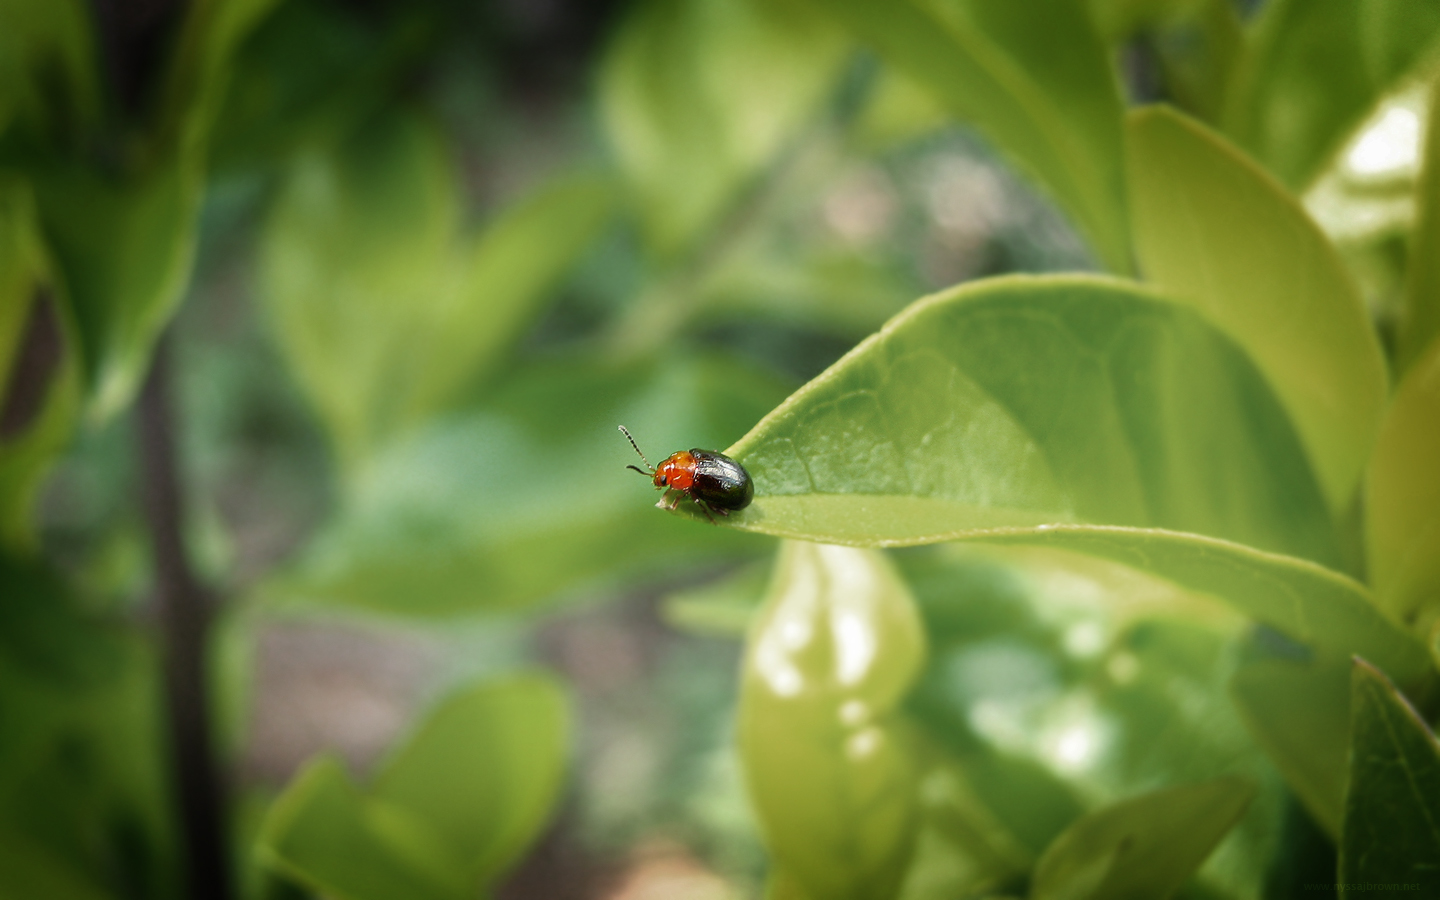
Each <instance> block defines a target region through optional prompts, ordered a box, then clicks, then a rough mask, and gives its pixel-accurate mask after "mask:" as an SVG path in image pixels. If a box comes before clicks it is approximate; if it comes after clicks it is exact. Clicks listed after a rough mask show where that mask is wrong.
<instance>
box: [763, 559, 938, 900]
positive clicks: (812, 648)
mask: <svg viewBox="0 0 1440 900" xmlns="http://www.w3.org/2000/svg"><path fill="white" fill-rule="evenodd" d="M924 657H925V635H924V631H923V630H922V628H921V625H920V620H919V618H918V616H917V615H916V612H915V609H914V605H913V601H912V600H911V597H910V594H909V591H908V589H907V588H906V587H905V584H904V582H903V581H901V580H900V578H899V576H898V575H897V574H896V573H895V571H894V570H893V569H892V568H891V566H890V564H889V562H888V561H887V560H886V559H885V558H884V556H882V555H881V554H880V553H879V552H878V551H874V550H860V549H854V548H848V547H836V546H826V545H818V544H806V543H800V542H793V541H792V542H786V543H785V544H783V545H782V548H781V556H780V560H779V562H778V563H777V564H776V567H775V573H774V576H773V578H772V581H771V584H770V589H769V593H768V595H767V598H766V601H765V606H764V608H763V609H762V611H761V613H760V615H759V617H758V619H757V620H756V622H755V624H754V627H753V629H752V630H751V633H750V639H749V645H748V647H747V650H746V656H745V664H744V674H743V676H742V683H741V698H740V710H739V718H740V757H741V763H742V765H743V766H744V770H745V779H746V783H747V785H748V787H749V791H750V797H751V801H752V803H753V804H754V806H755V809H756V812H757V814H758V817H759V819H760V825H761V832H762V834H763V836H764V839H765V844H766V846H767V847H768V848H769V850H770V853H771V856H772V859H773V864H774V866H775V867H776V868H778V869H779V870H781V871H782V872H784V873H786V874H787V877H788V878H789V879H791V880H793V881H794V882H795V884H796V886H797V887H798V888H799V889H800V890H801V891H803V894H800V895H802V896H809V897H812V898H821V897H824V898H835V900H849V898H853V900H868V898H877V900H878V898H882V897H889V896H892V895H893V893H894V891H895V890H896V888H897V887H898V886H899V883H900V880H901V878H902V877H903V876H904V873H905V865H906V862H907V861H908V859H909V856H910V852H911V848H912V845H913V841H914V838H915V828H916V804H917V798H916V783H917V777H918V766H917V763H916V761H915V759H914V757H913V752H912V749H911V748H910V747H909V746H908V744H907V738H906V734H905V731H904V724H903V722H901V721H900V719H899V718H898V716H897V706H898V705H899V704H900V702H901V701H902V700H903V699H904V696H905V693H906V691H907V690H908V689H909V687H910V685H911V683H912V682H913V681H914V679H915V677H916V675H917V673H918V672H919V671H920V668H921V667H922V666H923V664H924ZM777 890H778V889H777ZM790 893H791V894H792V895H793V894H796V893H797V892H796V891H791V892H790ZM778 896H785V893H783V892H782V893H779V894H778Z"/></svg>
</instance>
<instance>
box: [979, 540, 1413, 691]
mask: <svg viewBox="0 0 1440 900" xmlns="http://www.w3.org/2000/svg"><path fill="white" fill-rule="evenodd" d="M969 540H972V541H976V542H983V543H995V544H1012V545H1020V546H1033V547H1048V548H1052V549H1056V550H1069V551H1074V552H1079V553H1084V554H1086V555H1089V556H1097V557H1102V558H1104V559H1110V560H1114V561H1116V562H1119V563H1124V564H1125V565H1128V566H1132V567H1134V568H1136V569H1140V570H1142V571H1144V572H1145V573H1147V574H1148V575H1150V576H1151V577H1155V578H1162V579H1165V580H1167V581H1171V582H1174V583H1175V584H1176V585H1178V586H1180V587H1181V588H1184V589H1185V590H1189V591H1196V592H1199V593H1202V594H1209V595H1211V596H1213V597H1216V598H1218V599H1220V600H1223V601H1225V602H1226V603H1228V604H1230V605H1231V606H1233V607H1234V608H1235V609H1238V610H1239V611H1240V612H1242V613H1245V614H1246V615H1248V616H1250V617H1251V618H1253V619H1255V620H1257V621H1260V622H1264V623H1266V624H1267V625H1270V626H1272V627H1274V628H1275V629H1277V630H1278V631H1281V632H1283V633H1285V634H1286V635H1288V636H1289V637H1291V638H1292V639H1294V640H1295V641H1297V642H1299V643H1302V644H1305V645H1307V646H1311V647H1315V648H1316V649H1318V650H1321V651H1323V652H1325V653H1328V654H1330V655H1332V656H1338V657H1342V658H1343V657H1346V656H1349V655H1350V654H1355V653H1358V654H1361V655H1365V656H1368V657H1369V658H1371V659H1375V660H1381V661H1383V664H1384V665H1385V666H1386V668H1387V669H1389V670H1390V671H1392V672H1394V673H1395V674H1396V677H1398V678H1400V679H1401V680H1402V681H1407V682H1408V681H1411V680H1413V679H1418V678H1421V677H1423V676H1424V675H1425V674H1426V673H1427V672H1428V670H1429V663H1428V661H1427V659H1426V651H1425V647H1424V645H1423V644H1422V643H1421V642H1420V641H1419V640H1417V639H1416V638H1414V637H1413V636H1411V635H1410V634H1407V633H1406V632H1405V631H1404V630H1402V629H1401V628H1400V627H1399V626H1397V625H1396V624H1395V623H1394V622H1393V621H1391V620H1390V619H1388V618H1387V617H1386V616H1385V615H1383V614H1382V613H1381V612H1380V611H1379V610H1378V609H1377V608H1376V605H1375V603H1374V601H1373V600H1372V599H1371V597H1370V593H1369V592H1368V591H1367V590H1366V589H1365V587H1364V585H1362V584H1360V583H1359V582H1356V581H1353V580H1351V579H1350V578H1347V577H1346V576H1344V575H1341V574H1340V573H1338V572H1334V571H1331V570H1329V569H1326V568H1324V567H1322V566H1318V565H1316V564H1314V563H1312V562H1308V561H1306V560H1302V559H1295V558H1292V557H1286V556H1280V555H1278V554H1273V553H1265V552H1263V551H1260V550H1256V549H1254V548H1252V547H1246V546H1242V545H1239V544H1231V543H1228V542H1225V541H1219V540H1215V539H1213V538H1204V537H1200V536H1198V535H1193V534H1174V533H1167V532H1163V531H1158V530H1145V529H1132V528H1107V527H1100V526H1065V525H1057V526H1051V527H1048V528H1045V527H1041V528H1036V529H1019V528H1017V529H995V530H994V531H991V532H988V533H980V534H976V535H974V536H973V537H970V538H969Z"/></svg>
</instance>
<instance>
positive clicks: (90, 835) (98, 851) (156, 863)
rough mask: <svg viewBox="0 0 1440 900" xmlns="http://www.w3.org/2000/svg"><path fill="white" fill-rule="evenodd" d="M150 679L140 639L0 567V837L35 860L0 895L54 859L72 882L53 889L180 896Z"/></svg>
mask: <svg viewBox="0 0 1440 900" xmlns="http://www.w3.org/2000/svg"><path fill="white" fill-rule="evenodd" d="M158 679H159V672H158V666H157V664H156V660H155V658H154V655H153V653H152V652H151V649H150V647H149V646H148V643H147V642H146V641H143V640H141V639H140V638H139V637H138V636H137V635H134V634H130V633H127V632H126V631H124V630H122V629H120V628H118V627H116V626H115V625H114V624H113V623H109V622H99V621H96V619H95V618H94V617H93V616H91V615H88V614H86V613H85V612H83V611H82V610H81V609H80V608H79V606H78V604H77V602H76V600H75V598H73V597H71V596H70V595H69V592H68V590H67V589H66V587H65V585H64V584H63V583H62V582H61V581H60V580H59V579H57V578H56V577H55V576H54V575H53V574H52V573H50V572H48V571H47V570H44V569H42V568H39V567H37V566H34V565H31V564H22V563H17V562H16V561H15V560H13V559H8V558H4V557H0V723H3V724H4V727H3V728H0V838H5V837H6V836H7V835H8V834H9V833H12V832H13V833H15V834H16V835H17V839H18V840H20V841H22V842H23V844H24V845H25V846H33V847H35V848H37V849H36V852H37V853H38V854H40V857H39V858H37V859H35V861H34V865H35V869H33V870H31V871H29V872H28V873H27V872H25V871H16V872H9V871H7V872H6V873H4V874H0V890H3V888H4V887H5V886H7V881H6V875H13V876H14V877H17V878H26V877H35V878H41V877H45V876H44V872H43V869H44V867H45V864H46V859H51V858H53V859H54V860H55V861H56V862H57V863H59V864H60V865H61V866H62V867H63V871H64V872H65V873H69V874H70V875H71V876H72V878H71V879H66V880H65V881H61V882H57V883H56V884H57V889H59V888H65V887H67V882H68V883H69V886H70V887H74V886H75V885H81V886H83V884H84V883H85V882H89V883H92V884H94V885H96V886H97V887H99V888H101V889H103V890H104V892H105V894H106V895H107V896H124V897H153V898H156V900H170V898H175V897H177V896H178V893H177V890H176V889H177V888H178V885H177V883H176V881H177V880H176V874H177V872H178V858H177V853H176V851H177V847H176V846H175V832H174V830H173V828H174V823H173V820H172V816H173V808H172V806H171V801H170V795H169V793H168V791H169V782H168V778H167V775H166V773H165V768H164V767H165V762H164V760H165V753H164V752H163V750H162V735H163V731H162V728H161V721H162V720H161V713H160V708H159V707H160V697H161V690H160V684H159V680H158ZM14 849H15V850H16V851H17V852H18V851H19V850H20V847H16V848H14ZM0 855H3V853H0ZM6 868H7V869H8V867H6ZM75 889H76V890H80V889H81V888H80V887H76V888H75ZM4 896H7V897H8V896H10V895H9V894H5V895H4ZM15 896H18V897H30V896H36V897H41V896H43V897H48V896H50V895H49V894H45V893H39V894H23V893H22V894H17V895H15ZM57 896H63V895H57ZM82 896H83V895H82Z"/></svg>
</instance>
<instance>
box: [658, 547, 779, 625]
mask: <svg viewBox="0 0 1440 900" xmlns="http://www.w3.org/2000/svg"><path fill="white" fill-rule="evenodd" d="M768 578H769V573H768V572H767V570H766V568H765V567H764V566H760V565H749V566H743V567H741V568H739V569H737V570H736V571H735V572H733V573H731V574H729V575H726V576H725V577H723V578H720V579H718V580H716V581H713V582H710V583H708V584H702V585H700V586H699V587H693V588H688V589H686V590H681V591H676V592H675V593H673V594H669V595H667V596H666V597H665V601H664V605H663V606H662V607H661V610H660V612H661V615H662V616H663V617H664V619H665V622H666V624H668V625H670V626H671V627H673V628H677V629H679V630H681V631H687V632H690V633H691V634H708V635H717V636H720V637H727V638H734V637H740V636H743V635H744V634H745V632H746V631H748V630H749V628H750V623H751V621H752V620H753V619H754V618H755V614H756V613H757V612H759V610H760V604H761V601H762V600H763V599H764V597H765V584H766V582H767V580H768Z"/></svg>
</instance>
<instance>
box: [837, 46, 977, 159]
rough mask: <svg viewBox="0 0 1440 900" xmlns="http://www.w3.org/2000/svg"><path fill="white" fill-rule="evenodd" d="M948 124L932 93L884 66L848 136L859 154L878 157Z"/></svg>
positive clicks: (942, 109)
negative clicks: (854, 141) (851, 137)
mask: <svg viewBox="0 0 1440 900" xmlns="http://www.w3.org/2000/svg"><path fill="white" fill-rule="evenodd" d="M951 124H952V123H951V120H950V114H949V112H948V111H947V110H946V109H945V107H944V106H942V105H941V104H940V102H939V100H938V99H936V96H935V92H934V91H932V90H930V88H929V87H928V86H926V85H924V84H921V83H919V82H917V81H916V80H915V79H914V78H911V77H910V76H909V75H906V74H904V73H902V72H900V71H899V70H897V69H896V68H895V67H893V66H886V67H885V68H883V69H881V70H880V74H879V75H878V76H877V77H876V81H875V85H874V87H872V88H871V89H870V94H869V96H868V97H867V98H866V101H865V108H864V109H863V110H861V112H860V114H859V116H857V117H856V119H855V123H854V125H853V126H852V134H853V135H854V138H855V140H856V142H857V143H858V144H859V145H860V148H861V150H862V151H863V152H866V153H870V154H875V155H879V154H881V153H884V152H885V151H887V150H890V149H892V148H894V147H897V146H899V145H902V144H905V143H907V142H909V141H912V140H915V139H916V138H919V137H923V136H924V135H927V134H930V133H931V132H934V131H938V130H939V129H941V128H945V127H948V126H949V125H951Z"/></svg>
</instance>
